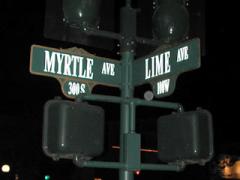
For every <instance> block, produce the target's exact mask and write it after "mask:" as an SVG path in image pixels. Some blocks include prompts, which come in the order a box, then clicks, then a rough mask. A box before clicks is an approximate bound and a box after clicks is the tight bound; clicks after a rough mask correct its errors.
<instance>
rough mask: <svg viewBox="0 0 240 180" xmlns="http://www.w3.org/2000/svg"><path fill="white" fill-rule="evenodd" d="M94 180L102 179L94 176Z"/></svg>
mask: <svg viewBox="0 0 240 180" xmlns="http://www.w3.org/2000/svg"><path fill="white" fill-rule="evenodd" d="M94 180H102V178H94Z"/></svg>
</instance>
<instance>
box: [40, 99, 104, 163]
mask: <svg viewBox="0 0 240 180" xmlns="http://www.w3.org/2000/svg"><path fill="white" fill-rule="evenodd" d="M103 146H104V111H103V109H102V108H101V107H98V106H93V105H89V104H87V103H82V102H73V101H67V100H50V101H48V102H47V103H46V104H45V107H44V124H43V150H44V152H45V154H46V155H47V156H50V157H52V158H53V159H59V158H64V159H73V158H74V156H81V157H82V158H86V159H90V158H92V157H95V156H98V155H100V154H101V153H102V151H103V148H104V147H103Z"/></svg>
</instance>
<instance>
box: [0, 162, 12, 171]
mask: <svg viewBox="0 0 240 180" xmlns="http://www.w3.org/2000/svg"><path fill="white" fill-rule="evenodd" d="M1 169H2V172H4V173H9V172H10V166H9V165H8V164H4V165H2V168H1Z"/></svg>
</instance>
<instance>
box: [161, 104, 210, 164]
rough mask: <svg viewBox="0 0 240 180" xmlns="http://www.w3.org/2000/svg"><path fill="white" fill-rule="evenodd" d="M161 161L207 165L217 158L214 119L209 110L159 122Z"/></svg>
mask: <svg viewBox="0 0 240 180" xmlns="http://www.w3.org/2000/svg"><path fill="white" fill-rule="evenodd" d="M157 134H158V135H157V138H158V149H159V152H158V158H159V159H160V160H161V161H163V162H167V163H176V162H183V163H185V164H200V165H204V164H205V163H206V162H207V161H209V160H210V159H211V158H212V156H213V127H212V116H211V113H210V112H209V111H207V110H203V109H198V110H196V111H189V112H179V113H175V114H171V115H166V116H162V117H160V118H159V119H158V122H157Z"/></svg>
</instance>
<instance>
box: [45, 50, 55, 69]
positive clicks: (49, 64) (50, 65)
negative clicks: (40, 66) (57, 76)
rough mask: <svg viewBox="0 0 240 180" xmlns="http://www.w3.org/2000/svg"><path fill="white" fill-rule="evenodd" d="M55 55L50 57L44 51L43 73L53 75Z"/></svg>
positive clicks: (47, 52)
mask: <svg viewBox="0 0 240 180" xmlns="http://www.w3.org/2000/svg"><path fill="white" fill-rule="evenodd" d="M54 56H55V53H52V54H51V57H50V53H49V51H45V66H44V70H43V71H44V72H51V73H55V58H54Z"/></svg>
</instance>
